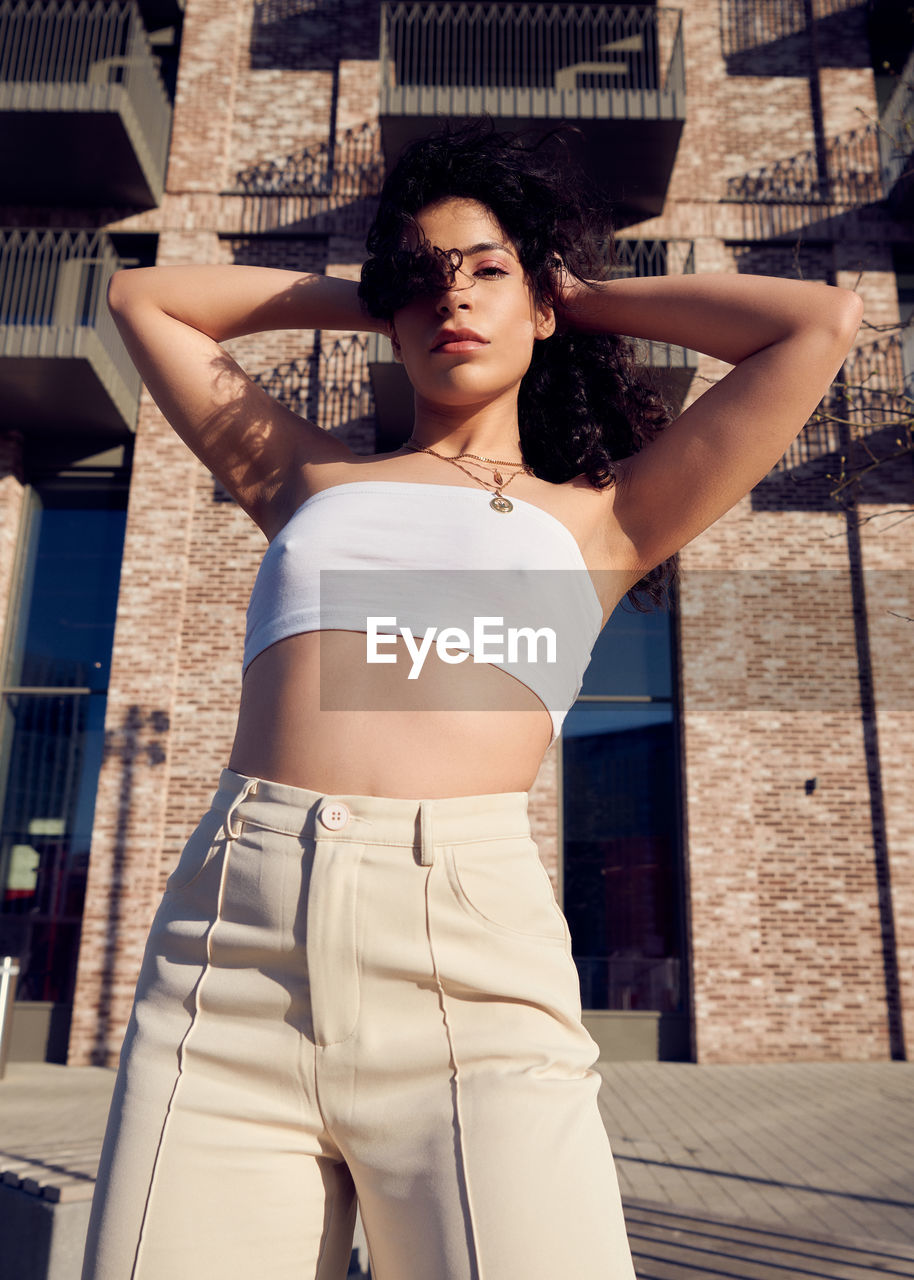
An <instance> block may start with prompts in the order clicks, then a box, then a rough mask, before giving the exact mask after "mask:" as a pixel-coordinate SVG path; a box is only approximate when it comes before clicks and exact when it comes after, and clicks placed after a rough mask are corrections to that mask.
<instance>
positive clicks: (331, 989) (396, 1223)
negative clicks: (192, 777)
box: [83, 769, 634, 1280]
mask: <svg viewBox="0 0 914 1280" xmlns="http://www.w3.org/2000/svg"><path fill="white" fill-rule="evenodd" d="M580 1013H581V1005H580V988H579V984H578V977H577V972H576V970H575V966H574V962H573V960H572V958H571V948H570V942H569V936H568V929H567V925H566V923H565V919H564V917H563V915H562V913H561V911H560V909H559V907H558V905H557V903H556V901H555V897H554V896H553V892H552V887H551V885H550V883H549V879H548V876H547V875H546V872H545V870H544V869H543V866H542V864H541V862H540V859H539V856H538V854H537V849H536V845H535V844H534V843H533V841H532V840H531V838H530V828H529V824H528V820H527V796H526V793H524V792H504V793H501V794H497V795H480V796H461V797H459V798H456V799H445V800H423V801H421V802H420V801H417V800H400V799H389V798H385V797H377V796H323V795H321V794H320V793H318V792H315V791H307V790H304V789H301V788H298V787H288V786H283V785H280V784H279V783H275V782H267V781H264V780H262V779H254V778H248V777H245V776H243V775H241V774H238V773H234V772H233V771H232V770H229V769H226V770H224V771H223V773H222V777H221V779H220V784H219V790H218V792H217V793H216V795H215V796H214V798H213V804H212V808H211V809H210V810H209V812H208V813H207V814H206V815H205V816H204V818H203V819H202V821H201V822H200V824H199V826H198V827H197V829H196V830H195V831H194V832H193V834H192V835H191V837H190V839H189V841H188V842H187V845H186V846H185V848H184V851H183V853H182V855H181V859H180V862H179V863H178V866H177V869H176V870H175V872H174V874H173V875H172V877H171V878H170V880H169V881H168V884H167V887H166V892H165V895H164V897H163V899H162V902H161V905H160V906H159V909H158V912H157V914H156V917H155V919H154V921H153V925H152V930H151V933H150V936H149V941H148V943H147V947H146V954H145V957H144V960H143V965H142V969H141V972H140V977H139V983H138V985H137V992H136V1003H135V1005H134V1008H133V1013H132V1015H131V1018H130V1023H129V1025H128V1028H127V1034H126V1038H125V1040H124V1047H123V1051H122V1054H121V1063H120V1070H119V1072H118V1077H117V1083H116V1086H115V1091H114V1098H113V1101H112V1106H111V1114H110V1118H109V1121H108V1130H107V1134H106V1137H105V1145H104V1150H103V1153H102V1159H101V1167H100V1169H99V1176H98V1184H97V1188H96V1194H95V1200H94V1202H93V1207H92V1217H91V1221H90V1225H89V1235H88V1243H87V1248H86V1261H85V1266H84V1270H83V1280H342V1278H343V1277H344V1276H345V1274H346V1270H347V1266H348V1263H349V1258H350V1251H351V1247H352V1231H353V1222H354V1218H355V1211H356V1198H358V1203H359V1206H360V1209H361V1215H362V1221H363V1224H364V1227H365V1233H366V1236H367V1239H368V1249H369V1257H370V1260H371V1270H372V1276H373V1278H374V1280H634V1271H633V1269H632V1263H631V1257H630V1253H629V1248H628V1244H627V1241H626V1236H625V1227H624V1223H623V1218H622V1208H621V1203H620V1199H619V1190H618V1184H617V1181H616V1175H615V1170H614V1167H613V1161H612V1156H611V1154H610V1149H609V1143H608V1140H607V1137H606V1133H605V1130H604V1128H603V1124H602V1122H601V1120H600V1116H599V1113H598V1111H597V1088H598V1086H599V1082H600V1078H599V1076H598V1075H597V1074H596V1073H595V1072H594V1071H592V1070H591V1066H592V1063H593V1061H594V1059H595V1057H596V1045H595V1044H594V1042H593V1040H592V1039H591V1038H590V1036H589V1035H588V1034H587V1032H586V1031H585V1030H584V1027H583V1026H582V1024H581V1019H580Z"/></svg>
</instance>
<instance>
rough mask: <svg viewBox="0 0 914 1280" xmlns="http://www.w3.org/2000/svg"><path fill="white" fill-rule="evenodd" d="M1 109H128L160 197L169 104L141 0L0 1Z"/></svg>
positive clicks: (150, 178) (152, 187) (140, 151)
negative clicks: (144, 22) (140, 3)
mask: <svg viewBox="0 0 914 1280" xmlns="http://www.w3.org/2000/svg"><path fill="white" fill-rule="evenodd" d="M0 111H2V112H4V113H9V112H26V111H28V112H55V113H61V112H121V113H123V114H124V117H125V126H126V128H127V131H128V132H129V134H130V135H131V141H132V143H133V146H134V148H135V149H136V151H137V159H138V161H139V163H140V165H141V167H142V169H143V171H144V174H145V177H146V180H147V182H148V183H149V187H150V190H151V192H152V194H153V195H154V197H155V199H156V200H157V201H158V200H159V199H160V198H161V194H162V187H163V181H164V173H165V160H166V155H167V151H168V138H169V130H170V127H171V104H170V103H169V101H168V96H167V94H166V92H165V87H164V85H163V84H162V80H161V77H160V75H159V70H158V66H157V63H156V60H155V57H154V56H153V53H152V49H151V46H150V43H149V39H148V37H147V35H146V30H145V28H144V26H143V22H142V19H141V17H140V13H139V9H138V7H137V4H136V0H111V3H103V0H96V2H95V3H89V0H79V3H73V0H33V2H32V3H26V0H16V2H15V3H14V2H13V0H0ZM34 159H35V163H39V164H40V160H41V157H35V158H34Z"/></svg>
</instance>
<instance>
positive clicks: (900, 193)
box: [879, 50, 914, 209]
mask: <svg viewBox="0 0 914 1280" xmlns="http://www.w3.org/2000/svg"><path fill="white" fill-rule="evenodd" d="M879 124H880V130H879V151H880V158H881V161H882V178H883V182H884V184H885V190H886V194H887V195H888V197H889V199H890V200H891V201H892V202H893V203H895V204H897V205H900V206H901V207H903V208H905V209H910V208H911V207H912V206H914V50H912V51H911V53H910V55H909V57H908V60H907V62H906V63H905V67H904V70H903V71H902V73H901V75H900V76H899V78H898V83H897V84H896V85H895V88H894V90H893V91H892V96H891V97H890V98H889V100H888V102H887V103H886V105H885V109H884V111H883V112H882V116H881V118H880V121H879Z"/></svg>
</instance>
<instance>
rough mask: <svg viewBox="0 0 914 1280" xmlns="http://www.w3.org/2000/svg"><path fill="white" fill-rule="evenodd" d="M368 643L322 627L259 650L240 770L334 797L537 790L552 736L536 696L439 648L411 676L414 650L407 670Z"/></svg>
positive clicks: (248, 686)
mask: <svg viewBox="0 0 914 1280" xmlns="http://www.w3.org/2000/svg"><path fill="white" fill-rule="evenodd" d="M401 645H403V641H402V639H401V640H400V641H398V647H399V646H401ZM365 647H366V637H365V635H364V634H363V633H361V632H355V631H319V632H318V631H310V632H305V633H304V634H302V635H295V636H289V637H288V638H287V639H285V640H280V641H279V642H278V643H276V644H274V645H271V646H270V648H269V649H265V650H264V651H263V653H261V654H259V655H258V656H257V657H256V658H255V659H254V661H253V662H252V663H251V664H250V666H249V667H248V669H247V672H246V673H245V677H244V682H243V687H242V695H241V708H240V712H239V718H238V729H237V733H236V736H235V744H234V747H233V749H232V754H231V757H230V759H229V767H230V768H231V769H234V770H235V771H236V772H238V773H244V774H248V775H250V776H253V777H258V778H269V779H271V780H272V781H274V782H282V783H285V784H287V785H289V786H293V787H307V788H309V789H310V790H312V791H320V792H322V793H324V794H333V795H380V796H394V797H401V798H411V799H429V800H432V799H435V798H438V797H443V796H460V795H483V794H489V793H491V792H499V791H527V790H529V789H530V787H531V786H532V785H533V782H534V780H535V778H536V775H537V772H538V770H539V767H540V764H541V763H542V759H543V756H544V754H545V752H546V749H547V748H548V746H549V742H550V739H551V737H552V718H551V716H550V715H549V712H548V711H547V710H546V708H545V707H544V705H543V703H542V702H541V701H540V700H539V698H538V697H537V696H536V694H535V693H533V691H532V690H531V689H528V688H527V686H526V685H523V684H521V683H520V681H519V680H516V679H515V678H514V677H513V676H511V675H509V674H508V673H507V672H505V671H504V670H502V669H500V668H498V667H495V666H490V665H487V664H483V663H474V662H471V661H468V662H465V663H461V664H458V665H453V664H449V663H445V662H443V661H442V660H441V659H440V658H438V657H437V655H436V654H435V653H434V651H431V652H430V653H429V655H428V657H427V658H426V661H425V664H424V666H423V668H422V671H421V673H420V674H419V676H418V678H417V679H415V680H408V679H407V673H408V671H409V667H410V662H409V660H408V657H407V655H406V653H405V650H404V651H403V652H402V653H399V654H398V655H397V658H398V660H397V663H396V664H395V665H375V666H368V665H367V664H366V661H365ZM390 651H391V652H393V649H391V650H390Z"/></svg>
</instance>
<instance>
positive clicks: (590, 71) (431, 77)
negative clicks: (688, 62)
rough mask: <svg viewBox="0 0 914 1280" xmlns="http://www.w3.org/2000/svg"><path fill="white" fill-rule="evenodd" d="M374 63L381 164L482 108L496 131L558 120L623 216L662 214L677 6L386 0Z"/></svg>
mask: <svg viewBox="0 0 914 1280" xmlns="http://www.w3.org/2000/svg"><path fill="white" fill-rule="evenodd" d="M380 66H381V92H380V122H381V137H382V145H383V149H384V156H385V159H386V161H387V164H388V167H390V165H391V164H392V162H393V161H394V160H395V159H396V157H397V155H398V154H399V152H400V150H401V149H402V148H403V146H404V145H405V144H406V143H407V142H410V141H412V140H413V139H414V138H417V137H421V136H423V135H424V134H426V133H429V132H431V130H432V129H434V127H435V126H436V124H437V123H438V119H437V118H438V117H449V118H451V119H461V118H468V117H473V116H478V115H480V114H481V113H483V112H488V113H489V114H490V115H491V116H492V117H493V118H494V119H495V121H496V124H497V127H498V128H500V129H504V130H520V129H536V127H537V125H541V126H542V131H543V132H545V131H546V130H548V129H550V128H553V127H555V125H556V124H558V123H560V122H561V121H565V122H567V123H571V124H574V125H576V126H577V128H578V129H579V130H580V134H579V135H578V136H577V138H575V135H571V138H570V143H571V145H572V146H574V147H576V148H577V158H578V160H579V161H580V162H581V163H582V165H583V166H584V167H585V169H586V170H587V172H588V173H589V175H590V177H591V179H592V180H593V181H594V182H595V183H596V184H597V186H598V187H600V189H601V190H603V191H604V192H605V193H606V195H607V196H608V197H609V198H610V199H612V200H613V202H614V204H615V206H616V214H617V219H618V220H619V221H620V222H622V221H629V222H631V221H638V220H640V219H642V218H645V217H650V216H653V215H655V214H658V213H660V212H661V210H662V208H663V200H664V195H665V193H666V189H667V185H668V183H669V178H670V173H671V171H672V167H673V161H674V159H675V156H676V149H677V146H678V144H679V135H680V133H681V132H682V126H683V123H684V120H685V62H684V55H683V39H682V15H681V13H680V12H679V11H678V10H673V9H656V8H653V7H647V6H634V5H599V6H596V5H594V6H585V5H534V4H456V3H442V2H440V0H439V2H437V3H430V4H414V3H394V2H393V0H383V3H382V5H381V62H380ZM610 156H611V158H612V163H608V162H607V157H610ZM621 175H624V178H623V177H622V176H621Z"/></svg>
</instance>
